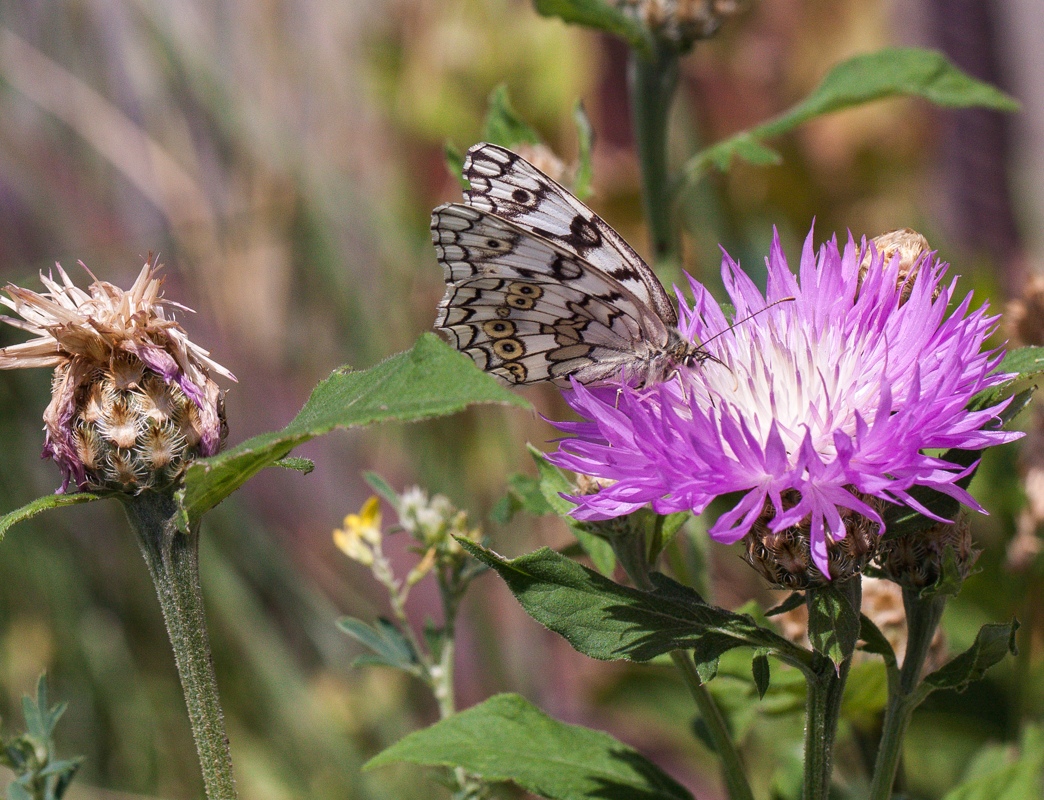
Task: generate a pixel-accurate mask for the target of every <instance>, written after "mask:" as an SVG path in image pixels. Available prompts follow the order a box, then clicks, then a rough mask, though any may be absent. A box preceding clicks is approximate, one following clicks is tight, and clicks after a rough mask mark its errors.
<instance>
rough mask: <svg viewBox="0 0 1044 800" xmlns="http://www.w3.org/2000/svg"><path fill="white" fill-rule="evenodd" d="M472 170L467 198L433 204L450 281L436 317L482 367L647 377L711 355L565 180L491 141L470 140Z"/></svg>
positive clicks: (511, 377) (521, 378)
mask: <svg viewBox="0 0 1044 800" xmlns="http://www.w3.org/2000/svg"><path fill="white" fill-rule="evenodd" d="M464 175H465V177H466V178H467V179H468V181H469V183H470V185H471V188H470V189H469V190H468V191H467V192H466V193H465V198H466V200H467V202H466V203H464V204H461V203H448V204H446V205H442V206H439V207H438V208H436V209H435V210H434V211H433V212H432V223H431V230H432V241H433V243H434V245H435V252H436V255H437V257H438V260H439V262H440V263H441V264H442V267H443V271H444V274H445V279H446V293H445V295H444V296H443V298H442V301H441V302H440V303H439V310H438V316H437V318H436V321H435V327H436V329H438V330H440V331H441V332H442V333H443V334H444V335H445V336H446V337H447V339H448V340H449V341H450V343H452V344H453V345H454V346H455V347H456V348H457V349H458V350H460V351H462V352H464V353H467V354H468V355H469V356H471V358H472V359H474V361H475V363H476V364H477V365H478V366H479V367H480V368H481V369H483V370H485V371H486V372H489V373H491V374H493V375H495V376H497V377H499V378H501V379H502V380H504V381H506V382H507V383H515V384H530V383H538V382H542V381H552V382H554V383H557V384H559V385H568V383H569V379H570V378H573V379H575V380H577V381H579V382H580V383H583V384H597V383H608V382H619V381H621V380H622V381H624V382H626V383H628V384H630V385H632V386H644V385H647V384H650V383H654V382H657V381H662V380H665V379H666V378H667V377H668V376H669V375H670V374H672V373H673V372H674V371H675V370H676V369H677V367H678V366H680V365H681V366H692V365H693V364H695V363H698V362H699V361H702V360H703V359H704V358H706V357H707V354H706V351H704V350H703V349H702V348H700V347H699V346H698V345H695V344H693V343H692V342H689V341H687V340H685V339H684V338H683V337H682V336H681V334H680V332H679V331H678V327H677V324H678V317H677V313H676V312H675V310H674V306H673V305H672V304H671V301H670V298H669V297H668V296H667V293H666V292H665V291H664V289H663V286H662V285H661V284H660V282H659V280H657V278H656V276H655V274H654V273H653V272H652V270H651V269H650V268H649V267H648V266H647V265H646V264H645V262H643V261H642V259H641V258H640V257H639V256H638V254H637V253H635V252H634V250H633V249H632V248H631V247H630V246H629V245H628V244H627V243H626V242H625V241H624V240H623V239H622V238H621V237H620V235H619V234H617V233H616V231H614V230H613V229H612V228H611V227H609V225H607V224H606V223H605V222H604V221H603V220H602V219H601V218H600V217H598V216H597V215H596V214H594V212H592V211H591V210H590V209H589V208H587V206H585V205H584V204H583V203H581V202H580V201H579V200H578V199H576V198H575V197H573V196H572V195H571V194H570V193H569V192H568V191H567V190H566V189H564V188H563V187H561V186H560V185H559V184H557V183H556V182H555V181H553V180H552V179H551V178H549V177H547V176H546V175H544V174H543V173H542V172H540V171H539V170H538V169H536V168H535V167H534V166H532V165H531V164H529V163H528V162H527V161H525V160H524V159H522V158H521V157H520V156H518V155H516V154H514V153H512V152H510V151H508V150H505V149H503V148H501V147H497V146H495V145H490V144H480V145H476V146H475V147H473V148H471V150H470V151H469V152H468V157H467V159H466V160H465V162H464Z"/></svg>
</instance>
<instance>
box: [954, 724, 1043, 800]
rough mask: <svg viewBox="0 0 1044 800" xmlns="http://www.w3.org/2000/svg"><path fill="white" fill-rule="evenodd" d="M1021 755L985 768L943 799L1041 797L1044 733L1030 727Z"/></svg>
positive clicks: (1018, 799) (1029, 799) (1027, 799)
mask: <svg viewBox="0 0 1044 800" xmlns="http://www.w3.org/2000/svg"><path fill="white" fill-rule="evenodd" d="M1019 751H1020V752H1019V757H1018V758H1017V759H1016V760H1015V761H1013V762H1011V763H1008V764H1000V765H998V766H997V767H996V768H994V769H992V770H989V771H982V772H981V773H980V774H976V775H975V776H973V777H971V778H970V779H968V780H966V781H964V782H963V783H962V784H961V785H960V786H957V787H956V788H954V789H952V790H951V791H950V792H948V793H947V794H946V795H945V796H944V797H943V800H1037V799H1038V798H1039V797H1040V786H1041V780H1042V777H1041V776H1042V774H1044V733H1042V732H1041V730H1040V728H1039V727H1036V726H1033V727H1030V728H1027V729H1026V731H1025V733H1024V734H1023V736H1022V741H1021V743H1020V745H1019Z"/></svg>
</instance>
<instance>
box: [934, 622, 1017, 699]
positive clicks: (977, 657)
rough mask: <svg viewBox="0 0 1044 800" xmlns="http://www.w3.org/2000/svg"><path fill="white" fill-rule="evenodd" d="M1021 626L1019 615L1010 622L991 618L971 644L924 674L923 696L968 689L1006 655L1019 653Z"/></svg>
mask: <svg viewBox="0 0 1044 800" xmlns="http://www.w3.org/2000/svg"><path fill="white" fill-rule="evenodd" d="M1018 629H1019V622H1018V620H1015V619H1013V620H1012V621H1011V622H1010V623H1007V624H1004V623H995V622H991V623H988V624H986V625H983V626H982V627H981V628H979V632H978V634H976V636H975V641H974V642H973V643H972V646H971V647H969V648H968V649H967V650H965V651H964V652H963V653H961V654H960V655H959V656H956V657H955V658H953V659H951V660H950V662H949V663H947V664H946V665H945V666H943V667H940V668H939V669H937V670H936V671H935V672H933V673H931V674H930V675H928V676H926V677H925V678H924V680H923V681H922V682H921V685H920V686H919V687H918V693H919V694H920V696H921V699H923V698H924V697H927V696H928V695H929V694H930V693H931V692H933V691H935V690H937V689H954V690H956V691H958V692H961V691H964V690H965V689H967V688H968V685H969V684H971V683H974V682H975V681H977V680H980V679H981V678H982V677H983V675H985V674H986V671H987V670H988V669H989V668H990V667H992V666H994V665H995V664H999V663H1000V662H1001V661H1002V660H1003V659H1004V657H1005V656H1006V655H1009V654H1010V655H1013V656H1014V655H1018V652H1019V651H1018V648H1017V647H1016V646H1015V632H1016V631H1017V630H1018Z"/></svg>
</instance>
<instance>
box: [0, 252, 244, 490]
mask: <svg viewBox="0 0 1044 800" xmlns="http://www.w3.org/2000/svg"><path fill="white" fill-rule="evenodd" d="M81 266H83V265H82V264H81ZM56 269H57V271H58V276H59V278H60V279H61V282H58V281H55V280H54V279H53V278H52V277H50V276H46V277H45V276H43V275H41V276H40V279H41V281H42V282H43V284H44V286H45V287H46V288H47V290H48V291H47V292H45V293H44V294H37V293H36V292H31V291H29V290H27V289H21V288H19V287H17V286H11V285H9V286H7V288H6V290H5V291H6V292H7V294H8V295H9V298H7V297H3V298H0V304H2V305H6V306H7V307H8V308H10V309H12V310H13V311H15V312H17V313H18V314H19V315H20V316H21V317H22V319H21V320H15V319H10V318H7V317H0V320H3V321H4V322H7V323H8V324H10V325H13V326H14V327H17V328H21V329H23V330H26V331H29V332H31V333H34V334H36V336H37V338H35V339H32V340H30V341H28V342H24V343H22V344H16V345H12V346H10V347H6V348H4V349H2V350H0V369H14V368H22V367H41V366H49V367H54V376H53V379H52V383H51V402H50V404H49V405H48V406H47V409H46V410H45V411H44V416H43V419H44V426H45V430H46V439H45V444H44V455H45V456H48V457H50V458H53V459H54V461H55V463H56V464H57V465H58V467H59V469H60V470H61V472H62V475H63V482H62V486H61V491H65V490H66V488H68V485H69V484H70V483H75V484H76V486H77V488H78V489H80V490H104V489H107V490H112V491H118V492H126V493H131V494H138V493H140V492H142V491H144V490H146V489H155V490H162V489H165V488H168V487H169V486H171V485H172V484H173V483H174V482H175V481H176V480H177V479H178V478H179V477H180V476H181V474H182V472H183V471H184V468H185V466H186V465H187V464H188V462H189V461H191V460H192V459H194V458H196V457H197V456H209V455H213V454H215V453H216V452H217V451H218V449H219V447H220V445H221V442H222V440H223V439H224V437H225V435H226V433H227V429H226V426H225V414H224V402H223V395H222V392H221V390H220V389H218V387H217V384H215V383H214V382H213V381H212V380H211V379H210V377H209V370H214V371H215V372H217V373H219V374H221V375H223V376H225V377H227V378H229V379H231V380H235V377H234V376H233V375H232V374H231V373H230V372H229V371H228V370H226V369H225V368H224V367H222V366H220V365H219V364H217V363H216V362H214V361H212V360H211V359H210V358H209V357H208V356H209V354H208V353H207V351H206V350H203V349H202V348H201V347H199V346H197V345H195V344H193V343H192V342H191V341H189V339H188V337H187V336H186V335H185V332H184V330H183V329H182V328H181V326H180V325H178V323H177V322H175V321H174V320H173V319H167V317H166V312H165V309H166V308H169V307H172V306H177V307H178V308H182V309H184V307H183V306H178V305H177V304H175V303H172V302H170V301H166V300H164V299H163V295H162V292H161V286H162V279H161V278H158V277H157V276H156V273H157V271H158V270H159V266H158V265H157V264H156V262H155V261H150V262H147V263H146V264H145V265H144V266H143V267H142V270H141V272H140V273H139V274H138V277H137V279H136V280H135V282H134V284H133V286H131V288H130V290H128V291H123V290H122V289H120V288H118V287H116V286H113V285H112V284H110V283H106V282H104V281H100V280H98V279H96V278H95V279H94V282H93V283H92V284H91V286H90V287H89V289H88V291H86V292H85V291H83V290H81V289H79V288H77V287H76V286H75V285H74V284H73V282H72V281H71V280H70V278H69V276H68V275H67V274H66V273H65V271H64V270H63V269H62V267H61V265H56ZM84 269H85V270H86V269H87V268H86V267H84ZM88 274H89V275H90V274H91V273H90V271H88ZM91 277H92V278H94V276H93V275H91ZM184 310H189V309H184Z"/></svg>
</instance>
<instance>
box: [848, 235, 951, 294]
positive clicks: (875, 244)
mask: <svg viewBox="0 0 1044 800" xmlns="http://www.w3.org/2000/svg"><path fill="white" fill-rule="evenodd" d="M870 245H871V246H870V247H868V248H867V249H866V252H865V253H864V254H863V261H862V263H861V264H860V265H859V282H860V284H862V282H863V280H864V279H865V278H866V275H867V272H869V270H870V268H871V265H872V264H874V263H877V264H879V265H880V267H879V268H881V269H883V268H886V267H890V266H891V264H892V259H894V258H895V257H896V256H897V255H898V256H899V273H898V276H897V279H896V281H897V282H896V285H897V286H900V287H902V291H901V293H900V295H899V304H900V305H902V304H903V303H905V302H906V301H907V300H908V299H909V298H910V292H911V291H913V283H914V281H915V280H917V275H918V273H919V272H920V270H921V267H922V266H923V265H924V264H925V263H926V261H927V260H928V258H929V257H930V255H931V247H930V246H929V244H928V240H927V239H925V238H924V236H922V235H921V234H919V233H918V232H917V231H915V230H913V229H912V228H901V229H900V230H895V231H889V232H888V233H882V234H881V235H880V236H875V237H874V238H873V239H871V240H870ZM875 253H876V254H877V259H875V258H874V254H875ZM937 288H938V287H937ZM932 296H933V297H938V296H939V292H938V290H937V291H935V292H934V293H933V295H932Z"/></svg>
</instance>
